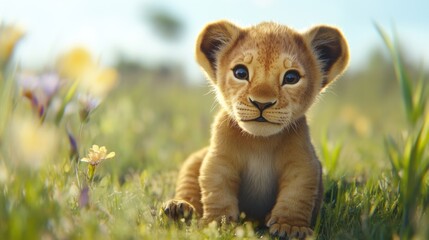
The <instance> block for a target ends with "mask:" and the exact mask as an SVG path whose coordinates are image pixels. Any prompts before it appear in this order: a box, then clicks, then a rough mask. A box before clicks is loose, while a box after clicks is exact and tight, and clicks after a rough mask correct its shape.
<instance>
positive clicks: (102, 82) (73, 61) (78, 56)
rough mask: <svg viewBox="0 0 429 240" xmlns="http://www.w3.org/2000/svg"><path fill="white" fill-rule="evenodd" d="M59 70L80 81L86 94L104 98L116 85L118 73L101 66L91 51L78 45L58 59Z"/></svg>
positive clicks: (80, 85) (69, 77)
mask: <svg viewBox="0 0 429 240" xmlns="http://www.w3.org/2000/svg"><path fill="white" fill-rule="evenodd" d="M58 69H59V72H60V73H61V74H62V75H63V76H64V77H66V78H68V79H70V80H76V81H79V87H80V89H81V90H82V92H83V93H84V94H89V95H92V96H94V97H96V98H104V97H105V95H107V93H108V92H110V91H111V90H112V89H113V87H115V86H116V83H117V79H118V73H117V72H116V70H115V69H112V68H104V67H102V66H100V65H99V64H98V63H97V62H96V61H94V58H93V57H92V56H91V54H90V52H89V51H88V50H87V49H85V48H83V47H77V48H74V49H72V50H70V51H69V52H67V53H66V54H64V55H63V56H62V57H61V58H60V59H59V60H58Z"/></svg>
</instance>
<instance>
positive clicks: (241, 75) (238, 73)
mask: <svg viewBox="0 0 429 240" xmlns="http://www.w3.org/2000/svg"><path fill="white" fill-rule="evenodd" d="M232 72H233V73H234V77H235V78H237V79H240V80H249V71H248V70H247V68H246V66H244V65H241V64H239V65H237V66H235V67H234V68H233V69H232Z"/></svg>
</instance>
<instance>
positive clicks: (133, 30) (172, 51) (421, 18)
mask: <svg viewBox="0 0 429 240" xmlns="http://www.w3.org/2000/svg"><path fill="white" fill-rule="evenodd" d="M0 6H1V7H0V17H1V22H2V24H3V25H4V26H11V28H10V29H12V28H13V29H14V31H11V32H12V33H13V34H15V35H13V34H10V35H13V36H15V38H16V39H18V40H19V41H18V40H17V41H16V45H15V46H14V48H13V51H12V52H11V53H10V56H9V60H8V66H9V70H10V71H12V72H13V74H12V75H17V76H21V75H22V74H24V75H40V74H42V73H44V72H52V71H53V72H59V73H60V76H61V77H63V78H69V79H70V78H72V79H73V78H79V77H81V76H80V75H79V74H81V72H82V71H83V70H82V69H86V67H85V65H91V66H96V67H92V68H91V69H92V70H91V71H90V73H91V74H87V73H85V74H86V75H85V74H84V75H85V76H86V77H87V78H92V79H96V80H95V81H92V82H91V81H90V82H89V83H86V84H80V85H85V86H84V87H83V89H86V90H83V91H86V92H85V93H86V94H87V93H88V91H90V92H91V93H90V95H91V94H92V97H94V96H95V100H94V99H91V97H86V99H84V100H82V97H79V100H78V102H80V105H82V101H83V102H85V103H86V104H87V105H85V106H86V108H87V109H89V110H92V108H96V107H97V111H98V113H97V114H94V116H93V121H92V122H91V123H90V124H92V125H90V127H88V128H89V129H92V131H88V136H87V137H82V139H81V140H80V145H81V146H90V145H91V143H92V142H95V141H97V140H98V141H102V142H103V143H104V144H109V145H111V146H115V148H117V149H119V150H120V152H121V153H120V156H122V158H123V160H122V161H120V162H119V163H117V165H120V166H122V167H119V168H115V171H119V172H122V173H124V172H127V171H128V170H129V169H135V167H137V168H138V166H141V165H142V164H143V165H144V166H146V167H147V166H151V167H155V168H156V167H157V166H158V167H159V168H164V167H166V166H167V167H171V168H172V169H175V168H176V167H177V165H178V164H180V163H181V162H182V161H183V159H185V157H186V156H187V155H188V154H189V153H190V152H192V151H193V150H195V149H198V148H199V147H202V146H204V145H206V144H207V143H208V139H209V131H208V129H209V126H210V123H211V121H212V116H213V115H214V114H215V112H216V111H215V109H216V107H217V105H216V103H215V101H214V98H213V96H212V95H211V94H207V93H209V92H210V88H209V87H208V86H207V81H206V80H205V79H204V75H203V74H202V72H201V71H200V69H199V67H198V66H197V64H196V63H195V60H194V42H195V39H196V36H197V34H198V33H199V31H200V30H201V29H202V28H203V27H204V25H205V24H206V23H208V22H211V21H215V20H219V19H228V20H231V21H233V22H235V23H236V24H238V25H240V26H249V25H252V24H258V23H259V22H261V21H275V22H279V23H282V24H285V25H288V26H290V27H292V28H295V29H297V30H302V31H305V30H306V29H308V28H309V27H311V26H313V25H316V24H330V25H334V26H337V27H339V28H340V29H342V31H343V32H344V34H345V37H346V38H347V40H348V42H349V46H350V51H351V62H350V67H349V70H348V71H347V72H346V74H345V76H343V77H342V78H341V79H340V80H339V81H338V82H337V83H336V84H334V86H333V87H331V88H329V90H328V91H326V93H325V94H324V96H323V97H321V98H320V99H321V100H320V101H319V102H318V104H316V105H315V107H313V108H312V109H311V111H310V113H309V120H310V125H311V127H312V136H313V139H314V141H315V144H316V145H320V143H321V142H323V139H325V140H326V138H327V139H331V138H332V141H334V142H344V149H343V158H344V159H346V160H344V161H340V162H341V165H342V166H343V168H344V171H346V170H348V171H351V174H355V173H356V172H359V173H360V172H368V171H369V170H370V169H371V168H372V167H373V166H374V165H376V166H379V167H380V166H381V167H386V166H388V165H389V163H388V161H378V159H383V158H385V156H383V155H384V153H383V152H382V151H380V146H382V144H383V136H385V135H386V134H387V133H390V132H395V131H396V130H398V129H401V126H404V125H405V124H406V123H405V122H406V119H405V118H404V117H403V115H402V111H403V109H402V110H401V108H402V103H401V97H400V93H399V89H398V84H397V81H396V79H395V74H394V69H393V65H392V62H391V61H390V56H389V51H388V49H387V48H386V46H385V45H384V43H383V40H382V38H381V37H380V35H379V33H378V32H377V30H376V27H375V24H379V25H380V26H381V27H382V28H384V29H385V30H386V32H387V33H388V34H389V35H390V36H392V38H395V41H397V42H398V44H397V45H398V46H399V47H398V48H399V51H400V53H401V56H402V57H403V59H404V61H403V63H404V64H405V65H406V66H407V68H409V69H410V73H411V76H410V77H411V78H415V77H417V75H422V76H426V75H427V72H428V71H427V69H428V66H429V64H428V62H429V60H428V59H429V44H427V42H428V41H429V28H428V26H429V17H428V15H427V9H429V2H428V1H423V0H420V1H417V0H411V1H407V3H404V2H403V1H400V0H393V1H387V0H386V1H370V0H364V1H340V0H329V1H280V0H252V1H239V0H233V1H226V0H217V1H196V0H194V1H192V0H187V1H172V0H171V1H169V0H159V1H150V0H129V1H126V2H124V1H116V0H110V1H102V0H91V1H83V0H63V1H55V0H41V1H24V0H14V1H5V0H0ZM4 36H6V35H4ZM67 59H68V60H67ZM73 64H75V65H76V64H77V66H75V65H73ZM69 65H72V66H69ZM11 69H12V70H11ZM94 69H95V70H94ZM76 72H79V74H76ZM88 76H90V77H88ZM94 76H96V77H94ZM12 78H14V77H12ZM21 78H22V76H21ZM17 82H18V83H20V82H22V81H17ZM23 82H25V81H23ZM83 82H85V81H83ZM24 85H25V84H24ZM27 85H28V84H27ZM90 88H92V90H88V89H90ZM23 89H24V90H25V86H24V87H23V85H22V84H18V86H17V90H18V91H22V90H23ZM94 89H97V91H94ZM81 91H82V90H81ZM25 93H26V92H25V91H24V97H27V98H28V94H27V95H26V94H25ZM88 98H89V100H88ZM90 100H92V101H90ZM94 102H96V103H95V104H94ZM101 102H102V104H100V103H101ZM89 103H93V107H92V108H91V106H88V104H89ZM58 104H60V103H57V105H58ZM60 105H61V104H60ZM66 105H68V103H67V101H65V102H64V101H63V105H62V107H63V108H65V106H66ZM71 105H72V104H71ZM99 105H100V107H98V106H99ZM94 106H95V107H94ZM42 107H43V106H42ZM44 107H45V108H46V107H47V106H44ZM39 108H40V107H39ZM57 108H58V107H57ZM70 108H72V107H70ZM67 109H69V107H67ZM60 110H61V108H60ZM39 111H40V110H39ZM55 111H58V110H52V111H51V112H55ZM81 111H82V110H81ZM60 112H61V111H60ZM67 112H68V111H65V113H66V114H65V116H67ZM386 116H388V119H386ZM44 117H45V116H43V118H44ZM61 117H63V113H61V114H58V113H57V117H56V118H57V120H58V119H61ZM48 118H49V116H48ZM64 122H68V121H64ZM123 123H127V124H126V125H124V124H123ZM71 125H72V124H71ZM195 127H197V131H193V129H194V128H195ZM70 128H73V125H72V127H70ZM74 128H78V127H74ZM76 131H77V130H75V132H76ZM75 135H76V134H75ZM188 138H189V139H188ZM118 139H120V141H119V142H118ZM78 150H79V151H78V152H80V154H81V155H82V154H83V153H84V152H85V151H84V148H83V147H81V148H79V149H78ZM171 159H173V161H174V163H175V164H172V165H171V164H170V165H168V164H167V165H165V164H166V163H169V162H170V161H171ZM349 166H352V167H349ZM118 169H122V170H118Z"/></svg>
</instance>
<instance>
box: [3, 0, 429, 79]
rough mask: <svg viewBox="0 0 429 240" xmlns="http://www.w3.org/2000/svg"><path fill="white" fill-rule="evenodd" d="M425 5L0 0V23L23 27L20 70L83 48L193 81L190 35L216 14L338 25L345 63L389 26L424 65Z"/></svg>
mask: <svg viewBox="0 0 429 240" xmlns="http://www.w3.org/2000/svg"><path fill="white" fill-rule="evenodd" d="M153 7H161V8H164V9H165V10H166V11H168V12H170V13H172V14H173V15H174V16H176V17H178V18H179V19H180V20H181V21H182V22H183V25H184V31H183V35H182V37H181V38H180V39H179V40H176V41H174V42H168V41H165V40H163V39H161V38H160V37H159V36H158V35H156V34H155V33H154V32H153V30H152V29H151V28H150V26H149V24H148V23H147V21H145V19H146V18H145V16H144V14H146V13H147V12H148V9H151V8H153ZM428 9H429V1H427V0H408V1H403V0H402V1H401V0H380V1H376V0H359V1H358V0H350V1H345V0H324V1H307V0H301V1H297V0H294V1H289V0H249V1H244V0H229V1H228V0H214V1H211V0H210V1H203V0H181V1H177V0H37V1H33V0H0V21H2V22H3V23H8V24H17V25H19V26H20V27H22V28H23V29H24V30H25V31H26V36H25V38H24V40H23V41H22V42H21V44H20V45H19V48H18V50H17V52H16V55H15V59H16V60H17V61H18V62H19V63H20V65H21V66H23V67H24V68H25V67H27V68H49V66H52V65H53V64H54V62H55V59H56V58H57V56H58V55H59V54H61V53H63V52H65V51H67V50H68V49H70V48H72V47H75V46H84V47H86V48H88V49H89V50H90V51H91V52H92V53H93V54H94V55H95V56H97V58H98V59H100V61H101V62H103V63H105V64H114V63H115V61H116V58H117V56H118V55H124V56H126V57H128V58H130V59H133V60H136V61H144V62H145V64H149V65H150V64H153V65H156V64H159V63H160V62H163V61H167V59H168V60H170V61H175V62H178V63H184V65H185V67H186V71H187V73H188V77H189V78H198V77H199V76H201V73H200V71H199V68H198V66H197V64H196V63H195V60H194V43H195V39H196V37H197V35H198V33H199V31H200V30H201V29H202V28H203V27H204V25H205V24H207V23H208V22H212V21H215V20H219V19H227V20H230V21H232V22H234V23H236V24H237V25H239V26H243V27H245V26H250V25H255V24H258V23H259V22H261V21H274V22H278V23H281V24H285V25H288V26H289V27H292V28H294V29H297V30H300V31H305V30H306V29H308V28H310V27H312V26H314V25H317V24H329V25H333V26H336V27H339V28H340V29H341V30H342V31H343V33H344V35H345V37H346V39H347V40H348V42H349V47H350V54H351V63H350V67H351V68H358V67H362V66H365V60H366V59H367V57H368V56H369V55H370V53H371V52H372V50H374V49H375V48H383V45H382V41H381V38H380V37H379V35H378V33H377V31H376V30H375V28H374V23H378V24H380V25H381V26H382V27H384V29H385V30H386V31H387V32H389V33H390V34H391V36H392V32H393V29H395V31H396V32H397V33H398V35H399V36H400V38H399V39H400V42H401V43H402V45H403V46H404V49H406V53H407V54H408V55H409V57H410V58H411V59H412V60H413V61H416V62H417V63H419V62H423V63H424V64H425V65H426V66H429V13H428ZM383 51H385V52H387V51H386V50H385V49H383Z"/></svg>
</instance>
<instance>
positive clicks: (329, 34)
mask: <svg viewBox="0 0 429 240" xmlns="http://www.w3.org/2000/svg"><path fill="white" fill-rule="evenodd" d="M304 38H305V39H307V41H308V42H309V44H310V46H311V47H312V49H313V52H314V54H316V55H317V59H318V61H319V64H320V67H321V70H322V72H323V80H322V88H324V87H326V86H327V85H328V84H329V83H331V82H333V81H334V80H335V79H336V78H337V77H338V76H339V75H341V73H343V72H344V70H345V69H346V67H347V64H348V62H349V48H348V46H347V42H346V39H345V38H344V37H343V34H342V33H341V32H340V31H339V30H338V29H337V28H334V27H329V26H316V27H313V28H312V29H310V30H309V31H308V32H306V33H305V34H304Z"/></svg>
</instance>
